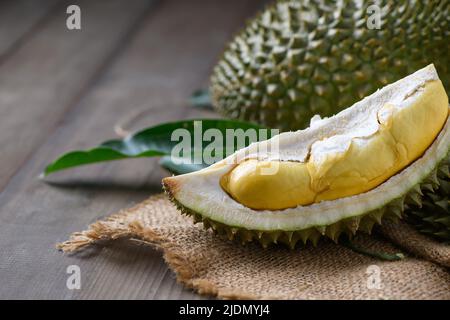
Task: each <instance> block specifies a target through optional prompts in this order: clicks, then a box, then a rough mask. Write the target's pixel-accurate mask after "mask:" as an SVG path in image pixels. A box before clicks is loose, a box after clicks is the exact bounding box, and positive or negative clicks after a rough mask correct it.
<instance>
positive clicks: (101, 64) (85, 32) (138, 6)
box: [0, 0, 151, 190]
mask: <svg viewBox="0 0 450 320" xmlns="http://www.w3.org/2000/svg"><path fill="white" fill-rule="evenodd" d="M68 3H69V2H65V1H64V2H62V3H60V5H59V6H58V8H57V9H55V10H53V12H54V15H53V16H52V17H49V18H48V19H46V22H45V24H44V25H42V26H41V27H40V28H38V30H37V32H36V33H35V34H34V35H33V36H30V37H28V41H26V43H24V44H23V45H22V46H21V47H20V48H19V49H18V50H16V52H15V53H14V54H13V55H11V56H9V57H7V59H6V60H4V61H3V63H2V64H0V146H2V153H0V162H1V163H2V166H0V190H1V189H2V188H3V187H4V186H5V184H6V183H7V182H8V180H9V179H10V178H11V176H12V175H13V174H14V173H15V172H16V171H17V170H18V168H19V167H20V165H22V164H23V163H24V161H25V160H26V159H27V157H29V155H30V154H31V153H32V152H33V150H35V149H36V147H38V146H39V145H40V144H41V143H42V142H43V141H44V139H45V138H46V137H47V136H48V134H50V133H51V132H52V131H53V130H54V129H55V127H56V126H57V125H58V123H59V122H60V121H61V119H62V117H63V116H64V115H65V113H66V112H67V111H68V110H69V109H70V108H71V107H72V106H74V105H75V104H76V103H77V102H78V100H79V99H80V97H81V96H82V95H83V93H84V92H85V91H86V90H88V88H89V87H90V85H91V84H92V83H94V82H95V81H96V79H97V77H98V76H99V75H100V74H101V73H102V72H103V70H104V68H105V67H107V66H108V64H109V61H110V60H111V58H113V57H115V55H116V54H117V53H118V52H119V51H120V48H121V47H122V44H123V41H125V39H126V37H127V36H128V33H129V32H130V30H133V27H134V26H135V24H136V21H137V20H139V19H138V18H139V17H141V16H142V12H143V11H145V10H148V8H149V6H150V4H151V1H150V0H135V1H130V2H129V3H128V2H127V3H125V2H123V1H121V0H111V1H109V0H99V1H88V0H84V1H79V2H78V4H79V5H80V7H81V8H82V28H83V29H82V30H81V31H80V30H75V31H71V30H68V29H67V28H66V20H65V19H66V17H67V15H66V8H67V5H68ZM20 21H22V20H18V22H17V23H19V24H20Z"/></svg>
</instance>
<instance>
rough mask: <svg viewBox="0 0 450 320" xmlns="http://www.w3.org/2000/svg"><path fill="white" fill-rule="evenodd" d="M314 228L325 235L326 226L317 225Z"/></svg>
mask: <svg viewBox="0 0 450 320" xmlns="http://www.w3.org/2000/svg"><path fill="white" fill-rule="evenodd" d="M315 229H316V230H317V231H318V232H319V233H320V234H321V235H323V236H324V235H325V232H326V231H327V227H325V226H317V227H315Z"/></svg>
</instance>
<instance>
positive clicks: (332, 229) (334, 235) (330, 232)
mask: <svg viewBox="0 0 450 320" xmlns="http://www.w3.org/2000/svg"><path fill="white" fill-rule="evenodd" d="M341 228H342V224H341V223H340V221H338V222H336V223H333V224H332V225H330V226H328V227H327V230H326V235H327V237H328V238H330V239H331V240H333V241H334V242H336V243H337V241H338V239H339V236H340V234H341Z"/></svg>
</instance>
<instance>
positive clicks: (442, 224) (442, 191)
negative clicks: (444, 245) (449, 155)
mask: <svg viewBox="0 0 450 320" xmlns="http://www.w3.org/2000/svg"><path fill="white" fill-rule="evenodd" d="M449 165H450V160H447V163H446V164H444V165H442V166H441V167H440V168H439V170H438V171H437V180H438V182H439V183H438V185H437V188H435V189H434V190H433V191H431V190H430V188H427V189H426V190H425V191H424V195H423V197H422V199H421V202H420V203H414V204H410V205H408V208H407V210H406V212H405V213H406V221H407V222H409V223H410V224H412V225H413V226H414V227H415V228H416V229H417V230H418V231H420V232H421V233H423V234H426V235H428V236H431V237H433V238H435V239H437V240H440V241H444V242H448V243H450V202H449V194H450V175H449Z"/></svg>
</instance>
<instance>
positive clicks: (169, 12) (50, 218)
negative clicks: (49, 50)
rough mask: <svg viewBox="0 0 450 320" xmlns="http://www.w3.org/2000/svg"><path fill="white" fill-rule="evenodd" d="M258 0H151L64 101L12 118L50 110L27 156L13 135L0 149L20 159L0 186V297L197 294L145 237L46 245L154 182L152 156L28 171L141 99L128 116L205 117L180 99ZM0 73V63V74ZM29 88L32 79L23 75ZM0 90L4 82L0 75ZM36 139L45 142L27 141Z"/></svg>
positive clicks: (203, 78)
mask: <svg viewBox="0 0 450 320" xmlns="http://www.w3.org/2000/svg"><path fill="white" fill-rule="evenodd" d="M127 3H128V2H127ZM261 5H262V4H261V2H260V1H258V0H245V1H220V0H214V1H213V0H195V1H178V0H172V1H161V2H159V3H158V4H157V5H155V6H154V7H153V8H152V10H150V11H149V12H148V13H147V14H146V15H145V16H144V18H143V19H144V20H143V21H142V22H141V23H139V24H138V27H137V28H135V30H136V32H135V33H134V34H133V35H132V34H128V37H127V41H126V42H124V43H123V45H122V46H121V51H120V53H116V54H114V59H111V62H110V63H109V64H108V65H107V66H106V67H104V68H102V69H101V71H99V72H97V76H96V78H95V81H92V80H91V79H90V78H89V77H84V78H83V79H84V80H79V82H80V83H81V82H83V81H84V83H85V84H84V86H88V88H87V89H85V90H82V91H81V93H80V92H79V93H78V99H76V100H73V99H72V106H70V107H64V106H65V105H64V104H62V103H58V100H57V99H53V100H51V101H49V104H48V106H44V107H39V108H42V109H41V111H34V112H21V113H18V114H17V115H16V116H15V117H18V118H19V119H17V120H15V121H23V123H27V121H28V122H29V121H31V120H32V119H35V116H36V114H41V112H43V113H42V114H45V113H48V112H51V113H55V114H56V115H57V116H54V115H50V117H52V118H53V120H51V121H50V120H46V119H40V120H41V121H42V123H40V124H39V125H38V126H37V127H36V128H37V129H33V128H31V129H29V131H28V129H26V130H25V131H27V132H26V134H24V137H28V138H29V137H30V136H32V135H35V134H37V132H38V131H39V132H41V130H42V131H44V132H43V133H42V134H41V135H40V137H39V139H37V138H35V140H33V143H30V144H29V145H28V144H24V146H25V147H28V149H27V150H28V151H27V155H26V156H24V154H25V152H22V151H20V152H18V151H17V145H16V147H15V148H12V149H11V150H12V151H15V152H16V156H14V157H8V158H5V159H2V161H4V162H5V163H6V164H7V165H9V166H10V167H15V168H17V167H18V165H17V163H18V162H19V160H18V159H25V162H24V163H23V165H20V170H18V171H17V172H16V173H15V174H14V175H13V176H12V177H11V179H9V182H8V183H7V184H6V186H5V188H4V190H3V192H2V193H1V194H0V243H1V244H2V245H1V246H0V279H1V280H0V281H1V286H0V298H28V299H29V298H42V299H55V298H56V299H106V298H108V299H125V298H131V299H186V298H189V299H199V298H204V297H200V296H198V295H196V294H194V293H192V292H191V291H190V290H187V289H185V288H183V287H182V286H181V285H179V284H177V283H176V281H175V275H174V274H173V273H172V272H171V271H169V270H168V269H167V266H166V265H165V263H164V261H163V259H162V257H161V253H160V252H158V251H155V250H154V249H152V248H149V247H145V246H136V245H132V244H129V243H126V242H119V243H117V244H112V245H108V246H105V247H100V246H99V247H95V248H92V249H90V250H88V251H87V252H83V253H81V254H77V255H74V256H70V255H63V254H62V253H60V252H57V251H56V250H55V249H54V244H55V243H56V242H57V241H63V240H65V239H66V238H67V236H68V235H69V234H70V233H71V232H73V231H78V230H82V229H84V228H85V227H86V226H87V225H88V224H89V223H91V222H93V221H95V220H97V219H99V218H101V217H102V216H106V215H108V214H111V213H113V212H116V211H117V210H119V209H121V208H124V207H129V206H131V205H133V204H134V203H137V202H139V201H142V200H143V199H145V198H146V197H148V196H149V195H150V194H153V193H157V192H160V191H161V187H160V181H161V178H162V177H163V176H165V175H167V173H166V172H164V171H163V170H162V169H160V168H159V166H158V165H157V160H155V159H136V160H127V161H122V162H112V163H108V164H98V165H92V166H87V167H84V168H78V169H74V170H70V171H67V172H62V173H58V174H55V175H54V176H51V177H50V178H49V180H48V183H44V182H42V181H38V180H37V179H36V177H37V175H38V174H39V173H40V172H41V171H42V170H43V168H44V166H45V165H46V164H47V163H49V162H50V161H51V160H53V159H54V158H55V157H56V156H58V155H59V154H61V153H62V152H65V151H68V150H71V149H75V148H87V147H90V146H92V145H94V144H96V143H98V142H100V141H102V140H104V139H108V138H111V137H112V136H113V131H112V128H113V126H114V124H116V123H117V122H118V121H121V120H122V119H124V118H127V117H128V116H129V115H130V114H133V113H134V112H139V111H140V110H149V109H150V112H148V113H147V116H146V117H142V119H140V120H141V121H140V122H139V123H138V124H137V125H138V126H148V125H152V124H156V123H160V122H163V121H169V120H175V119H181V118H186V117H193V116H196V115H210V116H212V115H213V114H211V113H205V112H201V111H198V110H195V109H192V108H189V107H188V106H187V104H186V99H187V97H188V96H189V95H190V93H191V92H192V91H193V90H194V89H197V88H199V87H204V86H205V85H206V83H207V81H208V77H209V73H210V71H211V68H212V66H213V65H214V63H215V61H216V59H217V58H218V55H219V54H220V52H221V50H222V49H223V46H224V43H226V41H227V40H228V39H229V38H230V37H231V36H232V34H233V33H234V32H235V31H236V30H237V29H238V28H240V27H241V26H242V24H243V21H244V20H245V19H246V18H248V17H249V16H251V15H252V14H254V13H255V11H256V10H257V9H258V8H260V7H261ZM82 10H83V9H82ZM104 19H106V18H104ZM54 27H55V26H54ZM54 27H53V28H54ZM123 28H125V27H123ZM54 32H56V31H54ZM36 37H38V35H37V36H36ZM89 43H91V42H89ZM111 47H113V46H111ZM110 50H113V51H114V50H117V49H114V48H112V49H110ZM22 54H24V53H22ZM17 55H18V54H15V55H14V57H12V58H14V60H15V61H16V64H18V63H20V61H25V62H26V61H28V63H31V62H29V57H22V58H21V59H19V58H17ZM31 69H32V68H31ZM4 72H5V71H4V70H2V69H1V66H0V79H1V77H2V76H3V75H4ZM9 72H11V73H12V74H13V77H17V78H18V79H19V78H20V76H22V77H23V76H26V75H28V74H29V73H30V72H32V71H31V70H29V69H28V71H27V72H25V71H21V69H20V68H19V70H16V71H14V70H9ZM15 72H17V73H18V74H15ZM30 76H31V75H30ZM67 77H68V75H67V73H63V72H62V71H61V73H60V75H59V78H60V79H61V81H64V79H65V81H67V82H68V81H69V79H68V78H67ZM76 79H77V78H76ZM78 79H81V76H78ZM45 81H48V79H47V78H45ZM28 86H29V87H30V88H34V84H28ZM0 90H4V91H3V92H9V91H8V90H6V87H5V86H4V85H3V84H2V81H0ZM33 90H35V89H33ZM61 90H62V89H61ZM74 91H76V90H74ZM71 92H72V91H71ZM54 94H56V93H55V92H53V93H52V96H53V95H54ZM18 96H19V95H18ZM0 97H2V94H0ZM22 99H23V98H22ZM36 108H37V109H39V108H38V107H36ZM42 110H43V111H42ZM35 112H36V113H35ZM12 119H16V118H12ZM55 119H59V120H55ZM58 124H59V125H58ZM9 129H10V130H12V129H13V128H12V127H9ZM1 130H3V128H2V129H1ZM44 136H45V139H44ZM0 139H1V138H0ZM38 140H39V141H43V140H45V141H44V142H43V143H42V145H40V146H39V147H38V148H33V147H36V145H37V144H38ZM0 143H1V140H0ZM30 146H31V147H30ZM32 149H33V150H32ZM17 152H18V153H17ZM9 174H11V171H9ZM71 264H76V265H79V266H80V268H81V274H82V289H81V290H74V291H71V290H68V289H67V288H66V279H67V277H68V275H67V274H66V272H65V271H66V268H67V266H68V265H71Z"/></svg>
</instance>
